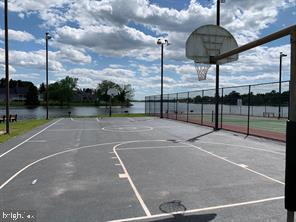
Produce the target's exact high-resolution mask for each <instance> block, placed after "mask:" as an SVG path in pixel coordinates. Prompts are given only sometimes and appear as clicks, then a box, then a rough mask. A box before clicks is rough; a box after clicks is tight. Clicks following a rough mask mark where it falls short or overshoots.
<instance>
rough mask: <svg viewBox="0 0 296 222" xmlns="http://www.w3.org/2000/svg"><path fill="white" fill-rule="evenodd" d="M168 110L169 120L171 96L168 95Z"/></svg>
mask: <svg viewBox="0 0 296 222" xmlns="http://www.w3.org/2000/svg"><path fill="white" fill-rule="evenodd" d="M167 109H168V113H167V118H168V119H169V118H170V117H169V113H170V94H168V103H167Z"/></svg>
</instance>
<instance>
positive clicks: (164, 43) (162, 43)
mask: <svg viewBox="0 0 296 222" xmlns="http://www.w3.org/2000/svg"><path fill="white" fill-rule="evenodd" d="M169 44H170V43H169V41H168V40H167V39H164V40H162V39H158V40H157V45H160V46H161V80H160V91H161V92H160V118H163V46H164V45H167V46H168V45H169Z"/></svg>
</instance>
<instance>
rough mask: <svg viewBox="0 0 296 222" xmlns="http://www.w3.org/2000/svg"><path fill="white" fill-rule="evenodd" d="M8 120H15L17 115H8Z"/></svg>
mask: <svg viewBox="0 0 296 222" xmlns="http://www.w3.org/2000/svg"><path fill="white" fill-rule="evenodd" d="M9 122H17V115H9Z"/></svg>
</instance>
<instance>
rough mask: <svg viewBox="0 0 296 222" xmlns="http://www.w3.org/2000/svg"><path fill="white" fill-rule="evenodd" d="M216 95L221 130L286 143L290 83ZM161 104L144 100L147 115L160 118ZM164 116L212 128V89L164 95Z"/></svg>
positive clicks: (226, 90)
mask: <svg viewBox="0 0 296 222" xmlns="http://www.w3.org/2000/svg"><path fill="white" fill-rule="evenodd" d="M280 84H281V92H280V91H279V89H280V87H279V86H280ZM219 93H220V97H219V127H220V128H222V129H226V130H230V131H235V132H240V133H245V134H247V135H255V136H261V137H266V138H271V139H276V140H281V141H285V139H286V121H287V119H288V117H289V112H288V110H289V108H288V107H289V81H283V82H281V83H279V82H273V83H263V84H256V85H244V86H235V87H225V88H220V92H219ZM160 104H161V100H160V95H155V96H147V97H145V112H146V115H151V116H160ZM163 117H164V118H169V119H175V120H180V121H185V122H190V123H196V124H200V125H205V126H210V127H214V125H215V90H214V89H210V90H199V91H192V92H182V93H173V94H165V95H163Z"/></svg>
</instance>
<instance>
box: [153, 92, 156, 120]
mask: <svg viewBox="0 0 296 222" xmlns="http://www.w3.org/2000/svg"><path fill="white" fill-rule="evenodd" d="M155 97H156V96H154V97H153V101H154V102H153V103H154V106H153V109H154V110H153V113H154V115H153V116H156V111H155V110H156V105H155V101H156V99H155Z"/></svg>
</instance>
